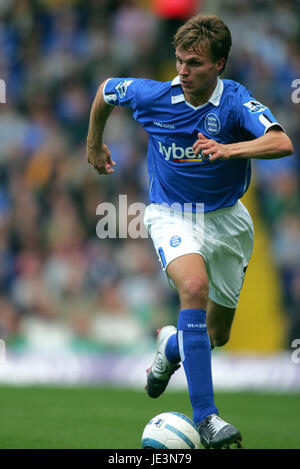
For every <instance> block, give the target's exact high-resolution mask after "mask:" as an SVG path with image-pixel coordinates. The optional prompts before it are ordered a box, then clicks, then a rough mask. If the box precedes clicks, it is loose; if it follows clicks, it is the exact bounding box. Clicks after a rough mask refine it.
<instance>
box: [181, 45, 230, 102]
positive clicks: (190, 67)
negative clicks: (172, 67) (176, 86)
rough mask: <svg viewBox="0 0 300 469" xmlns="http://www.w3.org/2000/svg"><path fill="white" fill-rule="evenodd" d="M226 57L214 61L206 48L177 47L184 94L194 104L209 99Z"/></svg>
mask: <svg viewBox="0 0 300 469" xmlns="http://www.w3.org/2000/svg"><path fill="white" fill-rule="evenodd" d="M223 65H224V59H220V60H217V61H216V62H213V60H212V58H211V56H210V54H209V53H208V52H206V51H205V49H204V48H198V49H197V50H196V51H195V50H193V49H188V50H182V49H178V48H177V49H176V68H177V72H178V74H179V76H180V83H181V87H182V89H183V92H184V95H185V97H186V99H187V100H188V101H190V102H191V103H192V104H196V105H197V104H202V101H203V102H205V100H207V99H209V97H210V95H211V94H212V92H213V90H214V88H215V86H216V83H217V77H218V73H219V72H220V71H221V69H222V67H223Z"/></svg>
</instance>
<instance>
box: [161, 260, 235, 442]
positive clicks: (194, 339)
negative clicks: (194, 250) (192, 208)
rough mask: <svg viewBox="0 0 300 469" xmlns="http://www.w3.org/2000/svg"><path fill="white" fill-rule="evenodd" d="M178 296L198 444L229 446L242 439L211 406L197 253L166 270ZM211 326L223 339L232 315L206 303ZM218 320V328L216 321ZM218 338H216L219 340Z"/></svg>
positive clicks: (204, 298)
mask: <svg viewBox="0 0 300 469" xmlns="http://www.w3.org/2000/svg"><path fill="white" fill-rule="evenodd" d="M167 273H168V276H169V277H170V278H171V279H172V281H173V282H174V283H175V285H176V287H177V290H178V292H179V296H180V302H181V311H180V312H179V318H178V323H177V330H178V344H179V351H180V357H181V360H182V363H183V366H184V370H185V374H186V378H187V382H188V388H189V396H190V400H191V404H192V408H193V420H194V422H195V423H196V425H197V426H198V428H199V433H200V438H201V442H202V444H203V445H204V446H206V447H212V448H221V447H226V446H227V447H229V445H230V444H231V443H237V442H239V441H240V439H241V435H240V432H239V430H238V429H237V428H235V427H234V426H233V425H231V424H229V423H228V422H225V421H224V420H222V419H221V418H220V417H219V416H218V410H217V408H216V406H215V403H214V392H213V383H212V372H211V344H210V339H209V336H208V331H207V327H208V323H207V319H208V318H207V317H206V305H207V303H208V291H209V288H208V277H207V274H206V266H205V262H204V260H203V258H202V256H201V255H199V254H187V255H185V256H182V257H179V258H177V259H174V260H173V261H172V262H171V263H170V265H169V266H168V269H167ZM209 305H210V307H211V309H210V324H211V326H213V325H214V326H215V329H212V332H213V333H214V332H216V336H215V337H216V339H217V340H221V339H222V340H225V337H226V334H227V333H228V325H229V324H230V325H231V323H232V318H233V314H232V312H230V313H229V314H227V317H226V319H225V320H224V315H222V312H223V313H228V311H224V309H222V307H220V308H218V306H219V305H216V304H215V303H213V302H211V301H209ZM218 319H219V320H220V328H217V327H216V321H217V320H218ZM218 337H219V338H218Z"/></svg>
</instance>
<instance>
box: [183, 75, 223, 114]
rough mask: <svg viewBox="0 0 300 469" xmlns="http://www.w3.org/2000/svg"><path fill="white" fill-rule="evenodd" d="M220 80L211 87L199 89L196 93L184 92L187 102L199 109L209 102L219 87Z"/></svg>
mask: <svg viewBox="0 0 300 469" xmlns="http://www.w3.org/2000/svg"><path fill="white" fill-rule="evenodd" d="M217 82H218V78H216V80H215V81H214V82H213V83H212V84H210V85H209V86H207V87H205V88H202V89H199V90H197V91H195V92H194V93H187V92H184V97H185V100H186V101H187V102H188V103H189V104H191V105H192V106H195V107H198V106H201V105H202V104H205V103H207V102H208V100H209V98H210V97H211V95H212V94H213V92H214V90H215V88H216V86H217Z"/></svg>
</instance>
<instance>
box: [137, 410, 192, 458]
mask: <svg viewBox="0 0 300 469" xmlns="http://www.w3.org/2000/svg"><path fill="white" fill-rule="evenodd" d="M142 448H143V449H200V436H199V433H198V430H197V427H196V425H195V424H194V422H193V421H192V420H191V419H190V418H189V417H187V416H186V415H184V414H181V413H179V412H164V413H162V414H158V415H156V416H155V417H153V418H152V419H151V420H150V422H148V423H147V425H146V426H145V428H144V431H143V435H142Z"/></svg>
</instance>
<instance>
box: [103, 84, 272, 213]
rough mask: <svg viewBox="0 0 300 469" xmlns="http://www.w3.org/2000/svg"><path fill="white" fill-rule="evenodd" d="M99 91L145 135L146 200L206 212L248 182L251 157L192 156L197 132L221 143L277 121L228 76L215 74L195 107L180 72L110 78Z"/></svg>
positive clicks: (229, 200) (231, 199) (226, 202)
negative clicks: (168, 77) (127, 111)
mask: <svg viewBox="0 0 300 469" xmlns="http://www.w3.org/2000/svg"><path fill="white" fill-rule="evenodd" d="M103 94H104V99H105V101H106V103H108V104H111V105H119V106H126V107H129V108H131V109H132V111H133V116H134V118H135V120H136V121H138V122H139V123H140V124H141V125H142V126H143V128H144V129H145V130H146V132H147V133H148V136H149V144H148V173H149V181H150V184H149V201H150V202H151V203H164V204H168V205H172V204H174V203H176V204H180V205H181V206H183V205H184V204H189V206H191V207H193V210H194V209H195V208H196V207H197V206H196V204H204V211H205V212H211V211H214V210H218V209H220V208H225V207H230V206H232V205H234V204H235V203H236V202H237V200H238V199H239V198H240V197H242V195H243V194H244V193H245V192H246V190H247V188H248V186H249V183H250V177H251V163H250V162H251V159H250V158H246V159H232V160H225V161H221V160H218V161H214V162H210V161H209V160H208V159H202V158H201V156H200V155H199V157H196V156H195V154H194V152H193V148H192V147H193V144H194V143H195V141H196V140H197V138H198V133H199V132H201V133H202V134H203V135H205V136H206V137H207V138H212V139H214V140H216V141H217V142H219V143H222V144H226V143H235V142H240V141H245V140H251V139H254V138H257V137H260V136H261V135H263V134H264V133H265V132H266V131H267V130H268V129H269V128H270V127H271V126H274V125H279V124H278V122H277V121H276V119H275V117H274V116H273V115H272V113H271V111H270V110H269V109H268V108H267V107H266V106H264V105H263V104H261V103H260V102H258V101H256V100H255V99H254V98H253V97H252V96H251V94H250V93H249V91H248V90H247V89H246V88H245V87H244V86H242V85H240V84H239V83H237V82H234V81H232V80H225V79H224V80H221V79H220V78H218V82H217V86H216V88H215V90H214V92H213V94H212V96H211V97H210V99H209V101H208V102H207V103H205V104H203V105H201V106H198V107H195V106H192V105H191V104H190V103H188V102H187V101H186V100H185V97H184V94H183V91H182V88H181V85H180V80H179V76H177V77H176V78H174V80H173V81H168V82H159V81H154V80H149V79H142V78H111V79H109V80H108V81H107V82H106V84H105V87H104V91H103Z"/></svg>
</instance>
